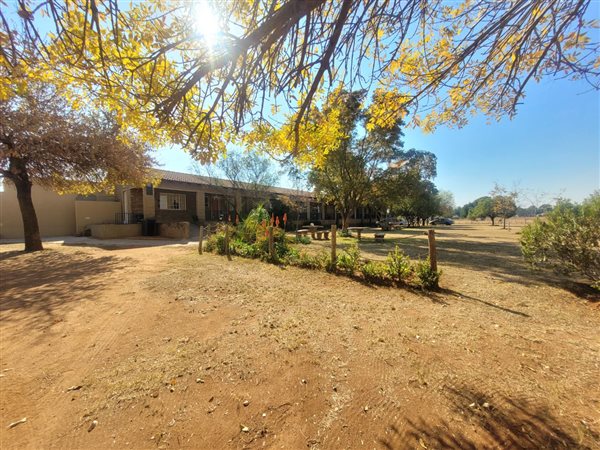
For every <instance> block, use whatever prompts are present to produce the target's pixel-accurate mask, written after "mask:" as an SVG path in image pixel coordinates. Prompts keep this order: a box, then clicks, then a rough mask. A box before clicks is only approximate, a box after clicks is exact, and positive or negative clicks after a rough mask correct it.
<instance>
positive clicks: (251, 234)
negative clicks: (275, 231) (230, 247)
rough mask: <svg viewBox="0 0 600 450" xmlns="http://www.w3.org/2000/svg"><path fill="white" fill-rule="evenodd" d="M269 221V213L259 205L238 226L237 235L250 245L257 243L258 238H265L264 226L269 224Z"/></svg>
mask: <svg viewBox="0 0 600 450" xmlns="http://www.w3.org/2000/svg"><path fill="white" fill-rule="evenodd" d="M269 219H270V216H269V212H268V211H267V210H266V209H265V208H264V207H263V206H262V205H258V206H257V207H256V208H254V209H253V210H252V211H250V212H249V213H248V217H246V218H245V219H244V220H243V221H242V223H240V224H239V225H238V228H237V233H238V235H239V237H240V239H241V240H242V241H244V242H247V243H248V244H252V243H254V242H256V240H257V238H259V237H260V236H261V235H262V236H264V232H265V227H263V226H262V224H263V222H264V223H268V222H269Z"/></svg>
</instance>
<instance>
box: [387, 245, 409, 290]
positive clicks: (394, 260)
mask: <svg viewBox="0 0 600 450" xmlns="http://www.w3.org/2000/svg"><path fill="white" fill-rule="evenodd" d="M387 265H388V271H389V274H390V277H391V278H392V279H393V280H394V281H398V282H400V283H406V282H407V281H408V280H410V278H411V277H412V275H413V270H414V269H413V266H412V264H411V262H410V258H409V257H408V256H407V255H405V254H404V252H403V251H402V250H401V249H400V248H399V247H398V246H396V247H395V248H394V251H393V252H389V253H388V257H387Z"/></svg>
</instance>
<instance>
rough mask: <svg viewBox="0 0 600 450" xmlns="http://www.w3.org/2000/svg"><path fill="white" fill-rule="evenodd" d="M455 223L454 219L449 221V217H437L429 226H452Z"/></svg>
mask: <svg viewBox="0 0 600 450" xmlns="http://www.w3.org/2000/svg"><path fill="white" fill-rule="evenodd" d="M453 223H454V221H453V220H452V219H448V218H447V217H436V218H435V219H433V220H430V221H429V225H452V224H453Z"/></svg>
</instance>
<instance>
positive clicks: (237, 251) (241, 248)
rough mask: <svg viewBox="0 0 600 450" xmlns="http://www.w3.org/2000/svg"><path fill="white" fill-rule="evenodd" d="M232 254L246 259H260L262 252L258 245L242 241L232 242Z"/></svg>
mask: <svg viewBox="0 0 600 450" xmlns="http://www.w3.org/2000/svg"><path fill="white" fill-rule="evenodd" d="M230 247H231V253H232V254H233V255H239V256H242V257H244V258H260V256H261V250H260V248H258V247H257V245H256V244H248V243H247V242H244V241H242V240H240V239H236V240H235V241H233V242H231V245H230Z"/></svg>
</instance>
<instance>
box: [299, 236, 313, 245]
mask: <svg viewBox="0 0 600 450" xmlns="http://www.w3.org/2000/svg"><path fill="white" fill-rule="evenodd" d="M296 243H297V244H302V245H309V244H310V238H309V237H308V236H296Z"/></svg>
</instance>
